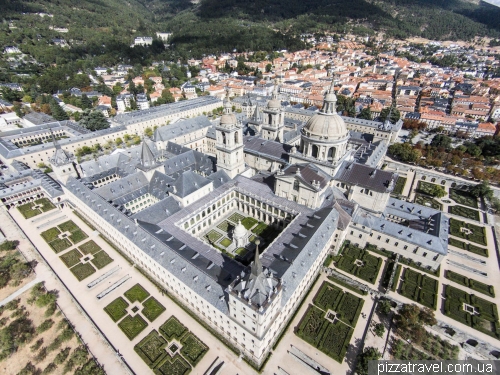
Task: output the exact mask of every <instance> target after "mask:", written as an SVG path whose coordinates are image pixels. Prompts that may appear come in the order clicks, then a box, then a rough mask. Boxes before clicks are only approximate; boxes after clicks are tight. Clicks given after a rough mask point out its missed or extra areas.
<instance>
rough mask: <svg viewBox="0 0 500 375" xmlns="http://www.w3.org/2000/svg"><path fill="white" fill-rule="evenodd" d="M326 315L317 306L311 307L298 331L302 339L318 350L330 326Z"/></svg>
mask: <svg viewBox="0 0 500 375" xmlns="http://www.w3.org/2000/svg"><path fill="white" fill-rule="evenodd" d="M324 314H325V313H324V312H323V311H321V310H320V309H318V308H317V307H316V306H313V305H310V306H309V308H308V309H307V311H306V313H305V314H304V316H303V317H302V319H301V321H300V323H299V326H298V328H297V331H296V334H297V335H298V336H299V337H300V338H302V339H303V340H304V341H306V342H308V343H309V344H311V345H312V346H314V347H316V348H317V347H318V346H319V343H320V341H321V337H322V336H323V333H324V332H325V331H326V328H327V326H328V320H326V319H324Z"/></svg>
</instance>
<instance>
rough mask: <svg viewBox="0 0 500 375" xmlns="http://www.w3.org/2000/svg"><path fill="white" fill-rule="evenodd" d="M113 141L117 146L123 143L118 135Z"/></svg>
mask: <svg viewBox="0 0 500 375" xmlns="http://www.w3.org/2000/svg"><path fill="white" fill-rule="evenodd" d="M115 143H116V145H117V146H120V145H121V144H122V143H123V139H121V138H120V137H118V138H116V140H115Z"/></svg>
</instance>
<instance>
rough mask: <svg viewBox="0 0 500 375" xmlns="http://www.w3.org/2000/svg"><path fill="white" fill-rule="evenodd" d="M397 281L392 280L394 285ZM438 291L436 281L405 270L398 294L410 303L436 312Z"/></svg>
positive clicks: (408, 269)
mask: <svg viewBox="0 0 500 375" xmlns="http://www.w3.org/2000/svg"><path fill="white" fill-rule="evenodd" d="M397 281H398V280H394V283H397ZM438 290H439V281H438V280H436V279H434V278H432V277H429V276H428V275H425V274H421V273H419V272H416V271H414V270H412V269H410V268H406V269H405V271H404V274H403V280H402V281H401V283H400V285H399V290H398V292H399V294H401V295H403V296H405V297H407V298H409V299H411V300H412V301H415V302H418V303H420V304H422V305H424V306H426V307H429V308H431V309H433V310H436V308H437V297H438Z"/></svg>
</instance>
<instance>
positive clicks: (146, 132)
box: [144, 127, 153, 138]
mask: <svg viewBox="0 0 500 375" xmlns="http://www.w3.org/2000/svg"><path fill="white" fill-rule="evenodd" d="M144 135H145V136H147V137H149V138H151V137H152V136H153V129H151V128H150V127H147V128H146V129H144Z"/></svg>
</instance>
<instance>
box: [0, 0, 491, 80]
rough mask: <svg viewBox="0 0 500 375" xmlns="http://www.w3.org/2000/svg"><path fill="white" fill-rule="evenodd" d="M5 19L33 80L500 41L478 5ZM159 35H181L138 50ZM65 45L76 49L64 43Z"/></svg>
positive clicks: (174, 7) (405, 1)
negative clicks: (373, 44)
mask: <svg viewBox="0 0 500 375" xmlns="http://www.w3.org/2000/svg"><path fill="white" fill-rule="evenodd" d="M0 17H1V19H2V21H3V22H2V23H0V49H1V50H3V48H4V47H6V46H11V45H14V46H17V47H19V48H20V49H21V51H22V52H23V53H25V54H27V55H29V56H31V57H33V58H34V60H31V61H30V60H29V59H28V60H24V61H21V62H20V63H19V64H17V66H16V67H15V69H14V71H15V72H16V73H28V74H30V73H41V72H42V71H45V69H46V67H47V66H50V65H51V64H57V65H58V66H66V67H68V66H69V69H70V71H72V72H74V71H75V70H78V69H82V68H88V67H93V66H96V65H110V64H116V63H117V62H123V63H129V64H132V65H134V64H141V65H144V64H147V63H149V62H151V61H152V60H153V59H162V60H172V59H176V58H178V57H181V58H188V57H191V56H198V57H199V56H201V55H202V54H204V53H218V52H228V51H233V50H238V51H245V50H247V51H250V50H267V51H270V50H278V49H289V50H297V49H300V48H304V47H305V44H304V43H303V42H302V41H301V40H300V35H301V34H303V33H320V34H321V33H324V32H334V33H338V34H341V33H344V32H351V33H355V34H358V35H363V36H365V35H372V34H373V33H374V32H376V31H383V32H385V34H386V35H387V36H390V37H396V38H406V37H409V36H422V37H425V38H428V39H438V40H439V39H449V40H457V39H461V40H472V39H473V38H474V37H475V36H493V37H499V36H500V23H499V22H498V20H499V19H500V8H498V7H496V6H494V5H491V4H488V3H486V2H483V1H480V2H479V1H477V0H469V1H466V0H308V1H303V0H274V1H272V2H270V1H264V0H254V1H248V0H201V2H198V3H196V4H195V3H192V2H191V1H190V0H126V1H124V0H80V1H78V2H75V1H73V0H57V1H50V0H4V1H3V4H2V13H1V16H0ZM61 28H67V29H68V30H67V32H66V30H64V31H61ZM156 31H172V32H173V33H174V38H173V40H172V47H171V48H170V49H168V50H166V51H165V49H164V47H163V45H162V43H155V44H154V45H153V47H152V48H137V47H136V48H130V43H131V42H132V40H133V37H134V36H137V35H154V33H155V32H156ZM55 38H63V39H64V40H66V41H67V42H68V43H69V45H70V48H61V47H60V46H57V45H54V39H55ZM10 74H12V66H7V64H6V63H5V61H4V60H0V80H7V79H8V78H9V75H10ZM62 74H66V75H67V73H61V76H62Z"/></svg>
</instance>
